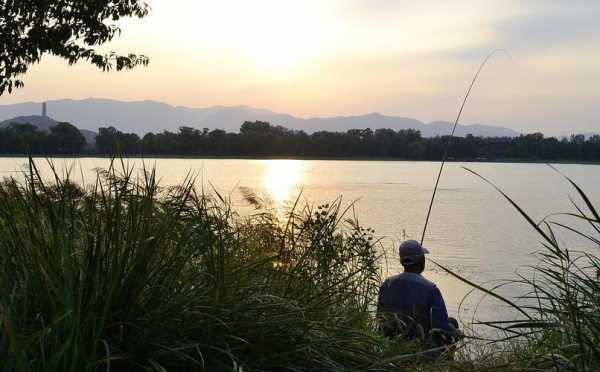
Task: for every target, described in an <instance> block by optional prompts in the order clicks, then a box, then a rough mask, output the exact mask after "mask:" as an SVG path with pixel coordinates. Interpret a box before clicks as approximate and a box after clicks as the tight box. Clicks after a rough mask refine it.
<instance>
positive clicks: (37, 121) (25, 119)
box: [0, 105, 96, 145]
mask: <svg viewBox="0 0 600 372" xmlns="http://www.w3.org/2000/svg"><path fill="white" fill-rule="evenodd" d="M38 106H39V105H38ZM64 121H67V120H64ZM13 123H14V124H31V125H35V126H36V127H37V128H38V130H41V131H44V132H49V131H50V128H52V127H53V126H55V125H56V124H58V123H59V122H58V121H56V120H54V119H52V118H49V117H43V116H40V115H28V116H17V117H14V118H11V119H8V120H4V121H2V122H0V128H4V127H6V126H8V125H10V124H13ZM79 131H80V132H81V134H83V137H85V141H86V142H87V144H88V145H93V144H94V142H95V141H96V133H95V132H93V131H91V130H87V129H79Z"/></svg>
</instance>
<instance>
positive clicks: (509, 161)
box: [0, 154, 600, 165]
mask: <svg viewBox="0 0 600 372" xmlns="http://www.w3.org/2000/svg"><path fill="white" fill-rule="evenodd" d="M2 158H24V159H27V158H28V155H24V154H0V159H2ZM32 158H34V159H36V158H37V159H39V158H48V159H110V158H111V156H108V155H100V154H98V155H95V154H82V155H74V156H68V155H33V156H32ZM115 158H123V159H186V160H187V159H190V160H307V161H308V160H323V161H378V162H388V161H389V162H424V163H438V162H441V159H440V160H431V159H405V158H388V157H386V158H379V157H326V156H314V157H313V156H268V157H267V156H215V155H213V156H190V155H127V156H120V157H115ZM446 162H447V163H491V164H494V163H499V164H502V163H507V164H577V165H600V160H597V161H578V160H549V161H544V160H534V159H485V160H483V159H481V160H477V159H449V160H446Z"/></svg>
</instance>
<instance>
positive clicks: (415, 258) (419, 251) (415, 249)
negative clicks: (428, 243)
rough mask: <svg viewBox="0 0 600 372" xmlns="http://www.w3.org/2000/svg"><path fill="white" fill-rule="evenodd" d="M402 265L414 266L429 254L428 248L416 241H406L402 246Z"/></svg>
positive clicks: (400, 249) (400, 250)
mask: <svg viewBox="0 0 600 372" xmlns="http://www.w3.org/2000/svg"><path fill="white" fill-rule="evenodd" d="M399 252H400V263H402V265H407V266H410V265H414V264H416V263H417V262H419V260H420V259H421V258H422V257H425V255H426V254H429V251H428V250H427V248H424V247H423V246H422V245H421V243H419V242H418V241H416V240H406V241H404V242H402V244H400V248H399Z"/></svg>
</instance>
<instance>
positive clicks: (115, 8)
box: [0, 0, 149, 95]
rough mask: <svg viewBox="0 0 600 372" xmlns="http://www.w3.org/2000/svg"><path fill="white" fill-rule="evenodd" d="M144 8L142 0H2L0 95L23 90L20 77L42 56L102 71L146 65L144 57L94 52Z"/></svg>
mask: <svg viewBox="0 0 600 372" xmlns="http://www.w3.org/2000/svg"><path fill="white" fill-rule="evenodd" d="M148 11H149V7H148V5H147V4H146V3H145V2H144V1H141V0H94V1H90V0H85V1H81V0H1V1H0V95H2V94H3V93H4V92H5V91H8V93H11V92H12V91H13V89H15V88H20V87H22V86H23V81H22V80H20V79H19V76H20V75H22V74H24V73H26V72H27V69H28V68H29V66H30V65H31V64H33V63H37V62H39V61H40V59H41V58H42V56H43V55H44V54H51V55H54V56H57V57H60V58H62V59H65V60H66V61H67V62H68V63H69V65H72V64H74V63H77V62H78V61H80V60H84V61H87V62H90V63H91V64H93V65H95V66H97V67H99V68H101V69H102V70H103V71H109V70H112V69H116V70H117V71H119V70H123V69H130V68H133V67H135V66H137V65H140V64H141V65H146V64H147V63H148V59H147V58H146V57H145V56H143V55H140V56H138V55H135V54H127V55H120V54H117V53H115V52H109V53H102V52H100V51H98V50H97V49H96V48H97V47H98V46H100V45H102V44H105V43H107V42H109V41H111V40H112V39H113V38H114V37H115V36H118V35H119V34H120V33H121V29H120V28H119V27H118V26H117V25H116V22H117V21H119V20H120V19H121V18H124V17H138V18H143V17H145V16H146V15H147V14H148Z"/></svg>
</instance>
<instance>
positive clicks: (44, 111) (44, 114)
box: [42, 102, 48, 119]
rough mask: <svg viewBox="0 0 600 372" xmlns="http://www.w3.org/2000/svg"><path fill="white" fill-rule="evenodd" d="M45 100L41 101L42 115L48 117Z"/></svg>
mask: <svg viewBox="0 0 600 372" xmlns="http://www.w3.org/2000/svg"><path fill="white" fill-rule="evenodd" d="M46 114H47V113H46V102H43V103H42V117H43V118H44V119H45V118H47V117H48V115H46Z"/></svg>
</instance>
